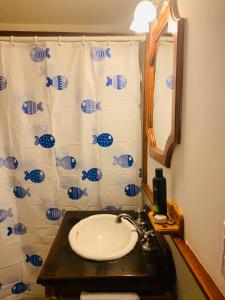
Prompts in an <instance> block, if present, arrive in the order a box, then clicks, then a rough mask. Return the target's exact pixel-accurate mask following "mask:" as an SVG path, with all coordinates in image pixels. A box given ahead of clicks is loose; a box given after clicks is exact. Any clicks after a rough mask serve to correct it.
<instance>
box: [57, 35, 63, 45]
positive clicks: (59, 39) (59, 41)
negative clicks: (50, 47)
mask: <svg viewBox="0 0 225 300" xmlns="http://www.w3.org/2000/svg"><path fill="white" fill-rule="evenodd" d="M58 43H59V46H62V44H61V36H60V35H59V36H58Z"/></svg>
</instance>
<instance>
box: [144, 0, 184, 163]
mask: <svg viewBox="0 0 225 300" xmlns="http://www.w3.org/2000/svg"><path fill="white" fill-rule="evenodd" d="M183 24H184V22H183V19H182V18H180V17H179V16H178V13H177V11H176V7H175V5H174V1H170V2H169V4H168V6H166V7H165V8H164V10H163V12H162V13H161V15H160V17H159V19H158V22H157V25H156V26H155V29H154V30H153V31H152V33H151V34H149V37H148V39H147V43H146V47H147V49H146V53H147V57H146V72H147V75H146V76H145V112H146V123H145V131H146V135H147V139H148V145H149V154H150V156H151V157H152V158H153V159H155V160H157V161H158V162H159V163H161V164H162V165H164V166H166V167H170V163H171V157H172V153H173V150H174V147H175V145H176V144H179V143H180V138H181V96H182V81H183V78H182V77H183V76H182V73H183V27H184V26H183Z"/></svg>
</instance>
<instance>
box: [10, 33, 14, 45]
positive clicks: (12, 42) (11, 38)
mask: <svg viewBox="0 0 225 300" xmlns="http://www.w3.org/2000/svg"><path fill="white" fill-rule="evenodd" d="M13 39H14V36H13V35H11V37H10V41H11V45H12V46H13V47H14V46H15V44H14V40H13Z"/></svg>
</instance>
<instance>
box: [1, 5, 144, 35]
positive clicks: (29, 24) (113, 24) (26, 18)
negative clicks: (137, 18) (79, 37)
mask: <svg viewBox="0 0 225 300" xmlns="http://www.w3.org/2000/svg"><path fill="white" fill-rule="evenodd" d="M138 2H140V0H108V1H107V0H106V1H104V0H38V1H34V0H1V9H0V30H29V29H30V30H41V28H42V29H43V28H46V29H47V27H48V28H50V30H51V29H54V28H55V29H57V30H58V31H65V28H69V31H71V30H76V28H77V29H78V31H79V29H82V28H84V29H85V28H86V29H88V28H92V29H93V30H90V31H96V30H95V29H98V31H103V32H111V31H112V32H113V31H115V32H116V31H128V32H129V25H130V23H131V21H132V16H133V12H134V9H135V7H136V5H137V3H138ZM47 25H49V26H47ZM15 27H16V28H15ZM70 29H71V30H70Z"/></svg>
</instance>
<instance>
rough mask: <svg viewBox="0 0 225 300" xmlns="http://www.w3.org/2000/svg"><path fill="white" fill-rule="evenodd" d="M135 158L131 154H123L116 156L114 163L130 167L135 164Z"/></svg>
mask: <svg viewBox="0 0 225 300" xmlns="http://www.w3.org/2000/svg"><path fill="white" fill-rule="evenodd" d="M133 162H134V159H133V157H132V156H131V155H129V154H123V155H120V156H119V157H117V156H114V157H113V164H114V165H120V166H121V167H122V168H129V167H131V166H132V165H133Z"/></svg>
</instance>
